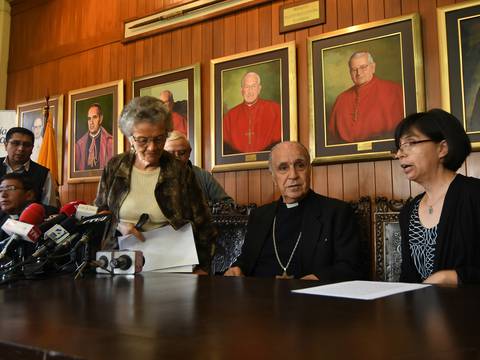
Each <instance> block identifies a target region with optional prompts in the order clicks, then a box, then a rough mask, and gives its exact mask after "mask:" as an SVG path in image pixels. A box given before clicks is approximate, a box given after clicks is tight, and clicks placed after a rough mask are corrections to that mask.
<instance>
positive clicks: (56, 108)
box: [17, 95, 63, 185]
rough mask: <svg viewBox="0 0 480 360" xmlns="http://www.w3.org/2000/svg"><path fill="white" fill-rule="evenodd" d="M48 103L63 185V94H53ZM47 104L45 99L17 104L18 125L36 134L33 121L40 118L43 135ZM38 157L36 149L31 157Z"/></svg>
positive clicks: (34, 159)
mask: <svg viewBox="0 0 480 360" xmlns="http://www.w3.org/2000/svg"><path fill="white" fill-rule="evenodd" d="M48 104H49V106H50V114H51V115H52V119H53V130H54V131H55V138H56V146H57V162H58V185H61V184H62V183H63V167H62V164H63V95H55V96H51V97H50V98H49V100H48ZM45 105H46V102H45V99H42V100H35V101H30V102H26V103H22V104H19V105H18V106H17V125H18V126H21V127H24V128H27V129H29V130H32V132H33V133H34V135H36V132H35V131H33V125H34V124H33V123H34V121H35V120H36V119H37V118H40V119H42V123H43V130H42V137H43V132H45V124H44V115H43V108H44V107H45ZM37 142H38V140H37ZM37 158H38V151H34V152H33V153H32V156H31V159H32V160H33V161H37Z"/></svg>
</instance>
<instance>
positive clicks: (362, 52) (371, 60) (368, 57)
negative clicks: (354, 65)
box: [348, 51, 375, 67]
mask: <svg viewBox="0 0 480 360" xmlns="http://www.w3.org/2000/svg"><path fill="white" fill-rule="evenodd" d="M365 55H367V60H368V63H369V64H373V63H375V61H374V60H373V56H372V54H370V53H369V52H368V51H356V52H354V53H353V54H352V56H350V59H348V66H349V67H350V63H351V62H352V59H354V58H357V57H360V56H365Z"/></svg>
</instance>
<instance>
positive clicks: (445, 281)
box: [423, 270, 458, 285]
mask: <svg viewBox="0 0 480 360" xmlns="http://www.w3.org/2000/svg"><path fill="white" fill-rule="evenodd" d="M423 282H424V283H425V284H442V285H458V274H457V272H456V271H455V270H440V271H437V272H436V273H433V274H432V275H430V276H429V277H428V278H426V279H425V280H424V281H423Z"/></svg>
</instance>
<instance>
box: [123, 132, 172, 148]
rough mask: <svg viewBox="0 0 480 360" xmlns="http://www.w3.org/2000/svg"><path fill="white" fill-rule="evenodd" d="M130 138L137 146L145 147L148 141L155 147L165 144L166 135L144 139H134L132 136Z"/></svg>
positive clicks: (139, 137) (140, 137) (144, 137)
mask: <svg viewBox="0 0 480 360" xmlns="http://www.w3.org/2000/svg"><path fill="white" fill-rule="evenodd" d="M132 138H133V140H134V141H135V143H136V144H137V145H139V146H146V145H148V143H149V142H150V141H151V142H153V143H154V144H155V145H161V144H163V143H165V141H166V140H167V135H165V134H164V135H159V136H155V137H146V136H138V137H135V136H133V135H132Z"/></svg>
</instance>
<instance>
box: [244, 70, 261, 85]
mask: <svg viewBox="0 0 480 360" xmlns="http://www.w3.org/2000/svg"><path fill="white" fill-rule="evenodd" d="M249 75H254V76H255V77H256V78H257V83H258V85H261V83H262V79H260V75H258V74H257V73H256V72H254V71H250V72H247V73H246V74H245V75H243V76H242V81H240V85H241V87H242V88H243V84H244V83H245V78H246V77H247V76H249Z"/></svg>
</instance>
